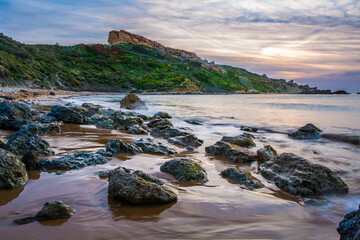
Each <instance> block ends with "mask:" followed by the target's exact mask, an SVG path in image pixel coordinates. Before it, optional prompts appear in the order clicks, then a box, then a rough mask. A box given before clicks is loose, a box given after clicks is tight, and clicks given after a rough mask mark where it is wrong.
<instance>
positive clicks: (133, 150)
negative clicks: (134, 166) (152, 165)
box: [106, 139, 143, 156]
mask: <svg viewBox="0 0 360 240" xmlns="http://www.w3.org/2000/svg"><path fill="white" fill-rule="evenodd" d="M106 151H108V152H111V153H112V155H113V156H117V155H119V154H120V153H128V154H139V153H142V152H143V150H142V149H141V147H139V146H137V145H136V144H134V143H127V142H124V141H122V140H121V139H112V140H110V141H109V142H108V143H107V144H106Z"/></svg>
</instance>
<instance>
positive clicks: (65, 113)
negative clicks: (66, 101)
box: [51, 105, 87, 124]
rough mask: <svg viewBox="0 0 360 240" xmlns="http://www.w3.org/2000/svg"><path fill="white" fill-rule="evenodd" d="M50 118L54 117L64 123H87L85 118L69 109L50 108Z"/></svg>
mask: <svg viewBox="0 0 360 240" xmlns="http://www.w3.org/2000/svg"><path fill="white" fill-rule="evenodd" d="M51 116H53V117H56V119H57V120H61V121H63V122H65V123H76V124H83V123H86V122H87V118H86V117H84V116H83V115H81V114H80V113H78V112H76V111H74V110H73V109H71V108H68V107H64V106H59V105H55V106H53V107H52V108H51Z"/></svg>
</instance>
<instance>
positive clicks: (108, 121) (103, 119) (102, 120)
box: [89, 115, 115, 129]
mask: <svg viewBox="0 0 360 240" xmlns="http://www.w3.org/2000/svg"><path fill="white" fill-rule="evenodd" d="M89 124H93V125H95V126H97V127H100V128H105V129H115V123H114V121H113V120H112V118H110V117H109V116H104V115H94V116H92V117H91V118H90V120H89Z"/></svg>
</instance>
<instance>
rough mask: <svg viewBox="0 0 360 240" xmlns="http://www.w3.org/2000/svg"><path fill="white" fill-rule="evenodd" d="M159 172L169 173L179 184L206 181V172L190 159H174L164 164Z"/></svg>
mask: <svg viewBox="0 0 360 240" xmlns="http://www.w3.org/2000/svg"><path fill="white" fill-rule="evenodd" d="M160 171H162V172H166V173H170V174H171V175H173V176H174V177H175V178H176V179H177V180H179V181H181V182H201V183H205V182H207V181H208V179H207V174H206V171H205V170H204V169H203V168H202V167H201V166H200V165H199V164H198V163H197V162H195V161H194V160H192V159H190V158H175V159H172V160H169V161H167V162H165V163H164V164H163V165H162V166H161V167H160Z"/></svg>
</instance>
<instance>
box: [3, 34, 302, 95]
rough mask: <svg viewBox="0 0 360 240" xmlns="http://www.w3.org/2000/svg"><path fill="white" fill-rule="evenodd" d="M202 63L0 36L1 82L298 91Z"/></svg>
mask: <svg viewBox="0 0 360 240" xmlns="http://www.w3.org/2000/svg"><path fill="white" fill-rule="evenodd" d="M207 65H208V66H210V67H208V68H204V67H202V66H201V63H200V62H195V61H185V60H182V59H179V58H176V57H171V56H166V55H164V54H162V53H161V52H160V51H159V50H158V49H155V48H150V47H147V46H143V45H135V44H117V45H101V44H94V45H85V44H79V45H75V46H60V45H58V44H55V45H28V44H22V43H19V42H16V41H14V40H12V39H11V38H9V37H7V36H5V35H3V34H0V80H1V82H2V83H3V84H18V85H30V86H39V87H44V88H47V87H55V88H62V89H78V90H82V89H91V86H97V87H101V86H104V87H109V88H110V89H114V90H115V89H120V88H122V89H139V90H157V91H171V90H172V89H176V88H177V89H178V88H179V87H182V88H184V87H185V88H186V86H191V87H192V89H197V90H198V91H200V90H202V89H206V88H208V89H223V90H226V91H238V90H243V91H248V90H257V91H260V92H300V91H301V90H300V88H299V86H297V85H296V84H295V85H294V84H288V83H286V81H285V80H275V79H267V77H266V76H260V75H258V74H254V73H250V72H248V71H246V70H245V69H241V68H236V67H231V66H223V65H221V66H220V65H210V64H207ZM204 87H205V88H204ZM93 90H94V91H96V90H97V89H93Z"/></svg>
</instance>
